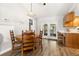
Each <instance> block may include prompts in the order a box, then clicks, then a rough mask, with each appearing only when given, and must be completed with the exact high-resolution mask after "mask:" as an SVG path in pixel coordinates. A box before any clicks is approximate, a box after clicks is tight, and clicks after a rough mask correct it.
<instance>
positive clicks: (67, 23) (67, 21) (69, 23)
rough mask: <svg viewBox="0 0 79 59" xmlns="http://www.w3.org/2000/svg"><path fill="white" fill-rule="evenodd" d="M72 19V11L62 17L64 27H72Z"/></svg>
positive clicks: (73, 14)
mask: <svg viewBox="0 0 79 59" xmlns="http://www.w3.org/2000/svg"><path fill="white" fill-rule="evenodd" d="M74 17H75V13H74V12H73V11H72V12H69V13H67V14H66V16H65V17H64V26H68V27H72V26H73V20H74Z"/></svg>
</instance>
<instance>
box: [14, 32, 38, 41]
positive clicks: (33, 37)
mask: <svg viewBox="0 0 79 59" xmlns="http://www.w3.org/2000/svg"><path fill="white" fill-rule="evenodd" d="M23 34H24V35H23V39H24V41H30V40H33V41H35V42H36V40H37V38H38V37H39V35H38V34H34V33H31V32H24V33H23ZM15 38H16V40H19V41H22V35H21V34H20V35H16V37H15Z"/></svg>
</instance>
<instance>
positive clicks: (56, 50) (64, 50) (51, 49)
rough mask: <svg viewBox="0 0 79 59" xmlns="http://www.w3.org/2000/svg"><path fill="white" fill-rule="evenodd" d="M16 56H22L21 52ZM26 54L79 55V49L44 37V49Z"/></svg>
mask: <svg viewBox="0 0 79 59" xmlns="http://www.w3.org/2000/svg"><path fill="white" fill-rule="evenodd" d="M2 56H11V52H10V51H9V52H7V53H5V54H3V55H2ZM13 56H14V55H13ZM16 56H20V53H18V54H17V55H16ZM26 56H79V49H73V48H68V47H63V46H59V45H58V44H57V41H55V40H54V41H53V40H49V39H43V51H41V49H39V50H36V51H34V54H31V52H30V53H29V54H27V55H26Z"/></svg>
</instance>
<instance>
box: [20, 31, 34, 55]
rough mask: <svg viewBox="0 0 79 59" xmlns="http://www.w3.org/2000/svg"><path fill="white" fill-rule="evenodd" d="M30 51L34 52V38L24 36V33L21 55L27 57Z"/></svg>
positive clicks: (27, 35) (29, 35) (28, 35)
mask: <svg viewBox="0 0 79 59" xmlns="http://www.w3.org/2000/svg"><path fill="white" fill-rule="evenodd" d="M29 50H31V51H32V53H33V51H34V36H32V35H31V34H24V32H23V31H22V46H21V55H23V56H24V55H25V52H28V51H29Z"/></svg>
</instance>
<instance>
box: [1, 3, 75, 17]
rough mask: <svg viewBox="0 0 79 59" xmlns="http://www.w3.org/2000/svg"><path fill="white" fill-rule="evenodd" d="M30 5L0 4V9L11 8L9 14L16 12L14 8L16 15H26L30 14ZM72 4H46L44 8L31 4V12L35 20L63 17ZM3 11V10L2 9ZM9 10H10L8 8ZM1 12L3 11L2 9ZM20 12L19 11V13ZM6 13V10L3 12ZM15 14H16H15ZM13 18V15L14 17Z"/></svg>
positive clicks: (41, 4) (40, 5) (39, 4)
mask: <svg viewBox="0 0 79 59" xmlns="http://www.w3.org/2000/svg"><path fill="white" fill-rule="evenodd" d="M30 5H31V4H30V3H26V4H23V3H6V4H5V3H0V7H11V10H12V11H11V12H13V9H15V11H17V9H16V8H15V7H17V8H18V11H17V12H18V13H19V14H20V12H21V14H22V15H23V14H24V15H25V16H26V15H27V14H28V12H30V8H31V6H30ZM73 5H74V4H73V3H47V4H46V5H45V6H44V5H43V3H33V4H32V12H33V14H35V16H36V17H37V18H41V17H48V16H63V15H65V14H66V13H67V12H68V11H69V10H70V9H72V8H73ZM4 9H5V8H4ZM9 9H10V8H9ZM2 10H3V9H2ZM20 10H21V11H20ZM5 11H6V10H5ZM15 14H16V12H15ZM14 16H15V15H14Z"/></svg>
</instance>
